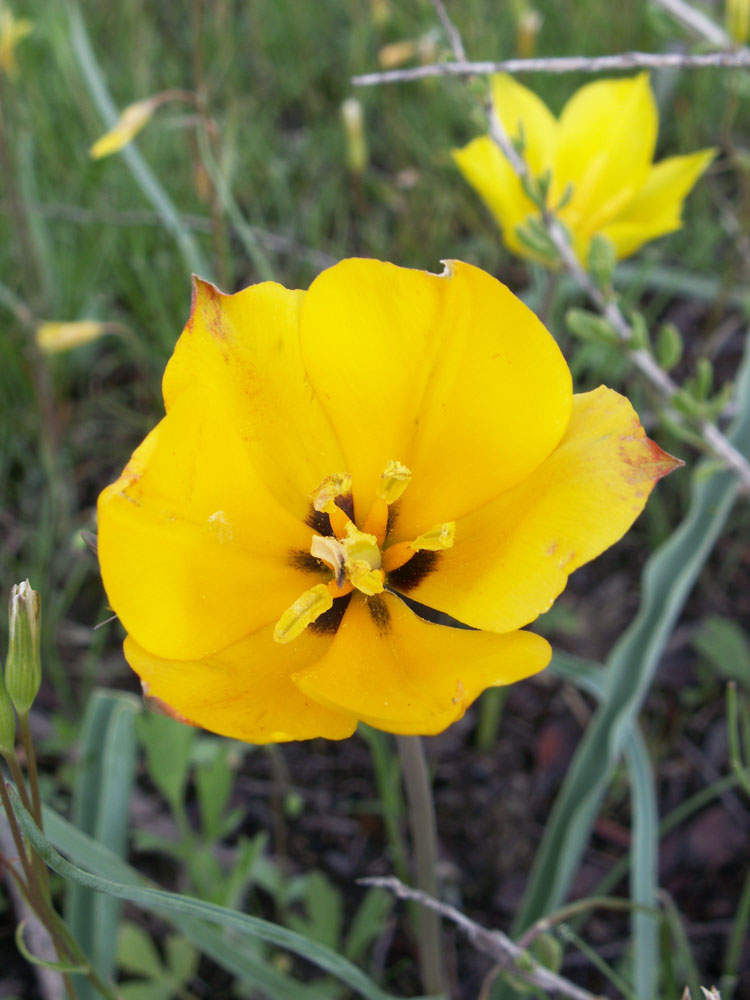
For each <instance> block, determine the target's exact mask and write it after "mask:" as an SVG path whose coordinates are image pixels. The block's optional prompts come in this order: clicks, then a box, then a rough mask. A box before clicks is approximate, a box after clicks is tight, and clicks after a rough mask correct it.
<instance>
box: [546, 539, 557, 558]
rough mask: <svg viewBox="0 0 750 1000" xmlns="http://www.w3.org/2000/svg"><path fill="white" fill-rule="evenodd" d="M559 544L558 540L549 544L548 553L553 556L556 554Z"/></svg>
mask: <svg viewBox="0 0 750 1000" xmlns="http://www.w3.org/2000/svg"><path fill="white" fill-rule="evenodd" d="M557 546H558V542H553V543H552V544H551V545H550V546H549V548H548V549H547V555H548V556H553V555H554V554H555V552H557Z"/></svg>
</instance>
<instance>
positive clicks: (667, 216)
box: [453, 73, 715, 264]
mask: <svg viewBox="0 0 750 1000" xmlns="http://www.w3.org/2000/svg"><path fill="white" fill-rule="evenodd" d="M492 100H493V104H494V107H495V111H496V112H497V115H498V116H499V118H500V120H501V121H502V123H503V126H504V127H505V129H506V131H507V132H508V134H509V136H510V137H511V139H513V140H514V142H516V143H520V144H521V146H522V149H523V158H524V160H525V162H526V163H527V164H528V166H529V169H530V171H531V173H532V174H533V175H534V176H535V177H539V176H542V175H544V173H545V172H546V171H549V174H550V176H551V185H550V193H549V202H548V204H549V206H550V207H551V208H553V209H554V208H555V206H556V205H558V204H560V203H561V202H562V207H561V208H560V209H559V211H558V217H559V218H560V220H561V221H562V222H563V223H564V225H565V226H566V227H567V229H568V231H569V232H570V234H571V238H572V243H573V247H574V249H575V251H576V254H577V255H578V258H579V260H580V261H581V262H582V263H583V264H585V263H586V260H587V256H588V250H589V246H590V243H591V239H592V237H593V236H594V235H596V234H597V233H601V234H603V235H604V236H606V237H608V238H609V239H610V240H611V241H612V243H613V245H614V248H615V252H616V254H617V257H618V258H622V257H628V256H629V255H630V254H632V253H634V252H635V251H636V250H638V249H639V247H641V246H643V244H644V243H648V241H649V240H652V239H655V238H656V237H657V236H663V235H664V234H665V233H671V232H673V231H674V230H675V229H679V228H680V227H681V225H682V220H681V212H682V204H683V201H684V200H685V197H686V195H687V194H688V193H689V191H690V190H691V188H692V187H693V185H694V184H695V182H696V181H697V180H698V178H699V177H700V175H701V174H702V173H703V171H704V170H705V169H706V167H707V166H708V165H709V163H710V162H711V160H712V159H713V157H714V156H715V150H713V149H703V150H700V151H699V152H697V153H690V154H689V155H687V156H672V157H669V158H668V159H666V160H661V161H660V162H659V163H654V162H653V159H654V149H655V146H656V134H657V131H658V127H659V117H658V112H657V108H656V102H655V101H654V95H653V92H652V90H651V84H650V82H649V78H648V74H646V73H640V74H639V75H638V76H635V77H631V78H626V79H620V80H599V81H597V82H595V83H589V84H586V85H585V86H584V87H581V89H580V90H578V91H577V92H576V93H575V94H574V95H573V96H572V97H571V99H570V100H569V101H568V103H567V104H566V105H565V107H564V108H563V111H562V114H561V115H560V118H559V119H556V118H555V117H554V116H553V115H552V113H551V112H550V110H549V109H548V108H547V106H546V105H545V104H544V103H543V101H542V100H540V98H539V97H537V96H536V94H534V93H533V92H532V91H530V90H528V89H527V88H526V87H524V86H522V85H521V84H520V83H517V82H516V80H514V79H513V78H512V77H510V76H507V75H505V74H500V75H498V76H495V77H493V79H492ZM453 155H454V158H455V161H456V163H457V165H458V167H459V169H460V170H461V172H462V173H463V175H464V177H465V178H466V179H467V180H468V181H469V183H470V184H471V185H472V186H473V187H474V188H475V189H476V191H477V192H478V193H479V195H480V196H481V197H482V199H483V200H484V201H485V203H486V204H487V207H488V208H489V209H490V211H491V212H492V214H493V215H494V217H495V219H496V220H497V222H498V224H499V225H500V228H501V229H502V233H503V240H504V242H505V245H506V246H507V247H508V249H509V250H511V251H512V252H513V253H516V254H518V255H519V256H521V257H531V258H534V256H535V254H534V252H533V251H532V250H530V249H529V247H528V246H526V245H525V244H524V243H523V242H522V240H520V239H519V237H518V229H519V227H523V226H524V225H525V224H526V223H527V221H528V219H529V218H530V217H533V216H538V214H539V210H538V208H537V207H536V206H535V205H534V203H533V202H532V201H531V199H530V198H529V197H528V196H527V195H526V193H525V192H524V189H523V186H522V184H521V181H520V180H519V179H518V177H517V175H516V173H515V172H514V170H513V168H512V167H511V165H510V163H509V162H508V161H507V159H506V158H505V157H504V156H503V154H502V152H501V151H500V150H499V149H498V147H497V145H496V144H495V143H494V142H493V141H492V139H491V138H490V137H489V136H482V137H480V138H478V139H474V140H473V142H470V143H469V144H468V145H467V146H464V148H463V149H458V150H454V153H453ZM566 199H567V200H566Z"/></svg>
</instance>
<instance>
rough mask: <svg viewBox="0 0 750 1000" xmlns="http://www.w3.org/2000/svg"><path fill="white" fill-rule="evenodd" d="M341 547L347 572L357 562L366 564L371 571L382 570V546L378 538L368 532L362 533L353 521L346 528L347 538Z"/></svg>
mask: <svg viewBox="0 0 750 1000" xmlns="http://www.w3.org/2000/svg"><path fill="white" fill-rule="evenodd" d="M341 547H342V548H343V550H344V554H345V560H346V568H347V570H348V569H349V566H350V565H353V564H354V563H356V562H366V563H367V565H368V566H369V568H370V569H380V558H381V557H380V546H379V545H378V540H377V538H376V537H375V535H369V534H368V533H367V532H366V531H360V530H359V528H358V527H357V525H356V524H352V522H351V521H350V522H349V524H347V526H346V538H344V539H343V541H342V542H341Z"/></svg>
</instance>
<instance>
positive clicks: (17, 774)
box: [4, 750, 49, 895]
mask: <svg viewBox="0 0 750 1000" xmlns="http://www.w3.org/2000/svg"><path fill="white" fill-rule="evenodd" d="M26 753H27V756H28V750H27V751H26ZM4 757H5V763H6V764H7V765H8V768H9V769H10V773H11V777H12V778H13V781H14V782H15V783H16V788H17V789H18V794H19V795H20V797H21V802H22V803H23V806H24V809H26V810H28V812H30V813H32V814H33V812H34V807H33V805H32V802H31V799H30V798H29V793H28V790H27V788H26V781H25V780H24V776H23V772H22V771H21V765H20V764H19V763H18V757H16V755H15V754H14V753H13V754H4ZM34 773H35V774H36V768H35V769H34ZM37 786H38V783H37ZM40 813H41V808H40ZM31 864H32V867H33V868H34V871H35V873H36V875H37V878H38V880H39V886H40V888H41V889H42V890H43V891H44V892H45V893H46V894H47V895H49V876H48V874H47V868H46V865H45V864H44V862H43V861H42V859H41V858H40V857H39V856H38V855H37V854H36V853H35V852H33V851H32V852H31Z"/></svg>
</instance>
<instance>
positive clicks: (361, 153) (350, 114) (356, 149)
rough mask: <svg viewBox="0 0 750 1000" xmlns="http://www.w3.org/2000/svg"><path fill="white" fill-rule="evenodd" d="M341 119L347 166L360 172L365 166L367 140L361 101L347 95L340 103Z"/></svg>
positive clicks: (354, 172)
mask: <svg viewBox="0 0 750 1000" xmlns="http://www.w3.org/2000/svg"><path fill="white" fill-rule="evenodd" d="M341 119H342V121H343V123H344V132H345V133H346V162H347V166H348V167H349V169H350V170H351V172H352V173H353V174H361V173H363V172H364V170H365V167H366V166H367V140H366V139H365V129H364V117H363V114H362V103H361V101H358V100H357V98H356V97H347V99H346V100H345V101H344V103H343V104H342V105H341Z"/></svg>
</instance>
